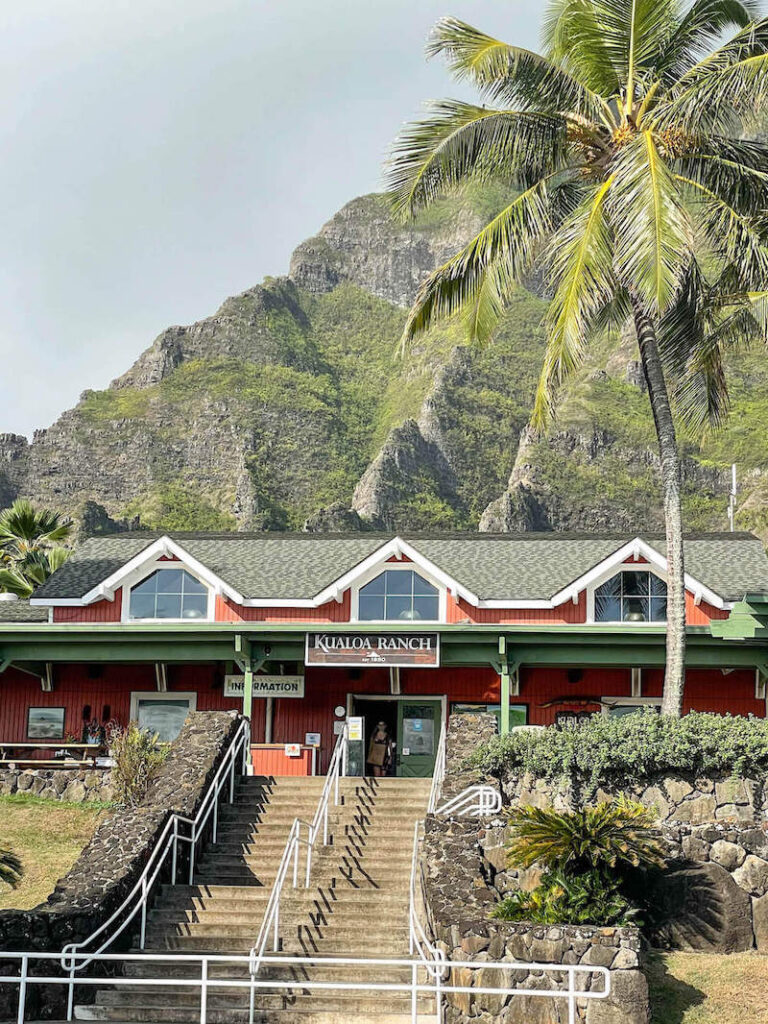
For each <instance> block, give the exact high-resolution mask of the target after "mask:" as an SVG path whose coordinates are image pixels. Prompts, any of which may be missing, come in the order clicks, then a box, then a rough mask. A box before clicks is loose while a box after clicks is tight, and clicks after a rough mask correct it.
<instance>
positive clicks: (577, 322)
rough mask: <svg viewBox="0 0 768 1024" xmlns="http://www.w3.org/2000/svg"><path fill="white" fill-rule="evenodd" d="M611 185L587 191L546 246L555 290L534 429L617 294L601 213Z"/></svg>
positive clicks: (609, 240) (548, 411)
mask: <svg viewBox="0 0 768 1024" xmlns="http://www.w3.org/2000/svg"><path fill="white" fill-rule="evenodd" d="M612 181H613V179H612V178H609V179H608V180H607V181H605V182H603V183H602V184H600V185H598V186H595V187H594V188H593V189H592V190H591V192H590V194H589V195H588V196H587V198H586V199H585V200H583V202H582V203H581V204H580V205H579V206H578V207H577V209H576V210H575V211H574V213H573V214H572V215H571V216H570V217H569V218H568V219H567V220H566V222H565V223H564V224H563V226H562V227H561V228H560V229H559V230H558V231H556V232H555V233H554V235H553V238H552V241H551V244H550V257H549V262H550V266H551V271H552V281H553V283H554V284H555V286H556V290H555V294H554V297H553V299H552V302H551V304H550V308H549V312H548V314H547V321H546V322H547V328H548V339H547V350H546V353H545V356H544V366H543V368H542V371H541V376H540V378H539V385H538V389H537V392H536V399H535V403H534V411H533V417H532V422H533V426H534V427H537V428H541V427H543V426H544V425H545V424H546V422H547V420H548V419H549V418H550V416H551V415H552V413H553V411H554V400H555V395H556V393H557V390H558V388H559V387H560V385H561V384H562V383H563V381H564V380H565V379H566V378H567V377H568V376H569V375H570V374H571V373H572V372H573V371H574V370H575V369H576V368H577V367H578V366H579V365H580V364H581V362H582V359H583V356H584V349H585V346H586V343H587V339H588V336H589V332H590V329H591V328H592V326H593V321H594V319H595V317H596V316H597V314H598V312H599V311H600V310H602V309H603V308H604V307H605V306H606V305H607V304H608V303H609V302H610V300H611V298H612V296H613V295H614V293H615V290H616V280H615V277H614V274H613V266H612V255H613V252H612V250H613V238H612V236H611V232H610V226H609V222H608V219H607V217H606V209H605V208H606V200H607V197H608V194H609V191H610V189H611V185H612Z"/></svg>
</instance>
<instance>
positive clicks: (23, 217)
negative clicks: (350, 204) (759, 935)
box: [0, 0, 541, 435]
mask: <svg viewBox="0 0 768 1024" xmlns="http://www.w3.org/2000/svg"><path fill="white" fill-rule="evenodd" d="M540 10H541V4H540V2H537V0H270V2H266V0H106V2H105V0H24V2H23V3H19V4H12V3H10V0H6V2H4V3H3V4H2V12H0V146H1V147H2V148H1V154H2V158H1V159H0V245H2V260H1V261H0V432H2V431H12V432H16V433H25V434H28V435H29V434H31V432H32V431H33V430H34V429H35V428H38V427H46V426H48V425H49V424H50V423H51V422H52V421H53V420H55V419H56V417H57V416H58V415H59V414H60V413H61V412H62V411H63V410H64V409H66V408H69V407H70V406H72V405H73V404H74V403H75V402H76V401H77V398H78V395H79V394H80V392H81V391H82V390H83V389H85V388H103V387H106V386H107V384H108V383H109V381H110V380H111V379H112V378H113V377H115V376H117V375H118V374H119V373H121V372H123V371H124V370H126V369H127V368H128V366H129V365H130V364H131V363H132V362H133V360H134V359H135V358H136V357H137V356H138V355H139V353H140V352H141V351H142V350H143V349H144V348H146V347H147V346H148V345H149V344H150V343H151V341H152V340H153V338H154V337H155V336H156V335H157V334H158V333H159V332H160V331H161V330H162V329H163V328H164V327H166V326H168V325H169V324H183V323H190V322H192V321H194V320H197V319H200V318H201V317H203V316H207V315H208V314H211V313H213V312H214V311H215V309H216V308H217V307H218V305H219V304H220V302H221V301H222V300H223V299H224V298H225V297H226V296H228V295H231V294H234V293H236V292H238V291H242V290H243V289H245V288H248V287H249V286H251V285H253V284H255V283H257V282H258V281H260V280H261V279H262V278H263V277H264V276H265V275H266V274H282V273H285V272H286V271H287V269H288V260H289V257H290V253H291V251H292V249H293V248H294V247H295V246H296V245H297V244H298V242H300V241H301V240H302V239H304V238H306V237H308V236H309V235H311V234H314V233H315V232H316V231H317V229H318V228H319V227H320V226H321V224H323V222H324V221H326V220H328V218H329V217H330V216H331V215H332V214H333V213H334V211H335V210H336V209H338V208H339V207H340V206H341V205H342V204H343V203H344V202H346V201H347V200H349V199H351V198H352V197H354V196H355V195H359V194H361V193H364V192H370V191H372V190H374V189H376V188H379V187H380V185H381V179H380V175H381V164H382V158H383V156H384V155H385V153H386V149H387V146H388V145H389V143H390V142H391V140H392V138H393V136H394V135H395V134H396V132H397V130H398V127H399V125H400V124H401V123H402V122H403V121H405V120H407V119H408V118H410V117H412V116H414V115H416V114H418V112H419V107H420V104H421V103H422V102H423V101H424V100H425V99H428V98H431V97H439V96H443V95H461V90H459V89H458V88H457V87H456V86H454V85H452V83H450V82H449V80H448V76H447V74H446V72H445V70H444V68H443V67H442V66H441V65H440V64H438V63H437V62H436V61H433V62H431V63H430V64H427V63H426V61H425V59H424V43H425V40H426V37H427V35H428V32H429V29H430V27H431V26H432V24H433V23H434V22H435V21H436V20H437V18H438V17H440V16H441V15H443V14H454V15H457V16H459V17H462V18H464V19H465V20H467V21H470V22H472V23H473V24H476V25H478V26H480V27H481V28H483V29H484V30H485V31H488V32H490V33H493V34H495V35H500V36H502V37H503V38H506V39H508V40H509V41H514V42H516V43H520V44H522V45H525V46H535V45H536V44H537V40H538V29H539V18H540Z"/></svg>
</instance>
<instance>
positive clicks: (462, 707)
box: [451, 703, 528, 729]
mask: <svg viewBox="0 0 768 1024" xmlns="http://www.w3.org/2000/svg"><path fill="white" fill-rule="evenodd" d="M451 714H452V715H480V714H488V715H493V716H494V718H495V719H496V725H497V727H498V728H501V705H499V704H463V703H453V704H451ZM527 724H528V705H527V704H510V705H509V727H510V729H515V728H517V726H519V725H527Z"/></svg>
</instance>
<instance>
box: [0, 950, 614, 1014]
mask: <svg viewBox="0 0 768 1024" xmlns="http://www.w3.org/2000/svg"><path fill="white" fill-rule="evenodd" d="M72 956H73V958H74V959H75V961H78V960H81V959H82V960H87V962H88V963H90V962H91V961H92V960H98V961H99V962H104V963H112V964H114V965H118V966H119V965H120V964H126V963H136V962H138V963H142V964H150V963H156V964H158V972H157V973H158V976H157V977H151V976H149V975H148V974H144V975H143V976H141V977H136V976H131V977H126V976H125V975H123V974H120V975H106V974H105V975H103V976H102V975H99V976H96V977H93V976H91V977H88V976H83V977H79V978H78V979H77V985H78V986H83V987H85V986H88V987H92V988H107V987H109V986H112V987H121V988H141V987H147V986H150V987H167V988H199V989H200V1024H207V1020H208V1017H209V1013H208V994H209V992H210V991H213V992H215V991H216V990H217V989H249V990H250V992H251V993H255V992H256V991H257V990H269V989H273V990H278V991H280V990H283V991H285V990H296V989H300V990H301V991H302V992H305V991H306V992H314V991H319V992H329V991H330V992H350V991H351V992H361V993H364V992H365V993H368V992H382V993H390V992H391V993H395V992H407V993H409V994H410V995H411V1008H412V1010H411V1013H412V1024H417V1008H418V998H419V996H429V995H435V996H436V997H437V994H438V992H440V993H442V994H443V995H454V994H455V995H469V996H475V997H476V996H483V995H494V996H504V997H507V996H508V997H509V998H510V999H514V998H517V997H520V996H522V997H525V998H526V999H553V1000H567V1001H568V1024H576V1005H577V1001H578V1000H581V999H584V1000H587V1001H589V1000H592V999H607V998H608V996H609V995H610V994H611V975H610V972H609V970H608V968H606V967H594V966H590V965H587V964H552V963H524V962H519V961H517V962H516V961H511V962H509V961H504V960H502V961H497V962H494V961H485V960H484V961H482V962H480V961H471V960H469V961H467V960H460V961H459V960H451V961H448V966H449V967H451V968H468V969H470V970H472V969H474V970H478V969H480V968H482V970H483V971H486V970H499V971H510V972H515V971H525V972H531V971H537V972H542V973H546V974H555V975H557V976H559V977H562V976H563V975H566V976H567V979H568V986H567V988H559V989H558V988H550V989H540V988H513V987H511V985H505V984H504V983H503V982H502V983H501V984H500V985H499V986H498V987H495V986H492V987H488V986H483V985H477V986H476V985H450V984H440V983H439V982H438V979H436V978H431V977H430V976H427V977H426V979H425V980H424V981H419V980H418V976H417V972H418V968H419V967H420V965H421V963H420V961H419V960H414V959H405V958H404V959H385V958H383V957H324V956H314V957H313V956H267V957H265V958H264V962H265V963H267V964H269V965H270V966H279V967H288V968H290V967H302V968H305V967H313V968H315V969H317V970H323V969H330V970H333V969H335V968H337V967H356V968H358V969H359V970H358V972H357V973H358V975H359V976H358V978H357V980H355V981H332V980H329V981H319V980H316V979H315V978H311V979H310V978H308V977H302V978H301V979H300V980H297V979H296V978H291V979H286V980H280V979H277V978H264V979H258V978H256V977H255V976H254V975H251V976H250V977H249V978H243V979H242V980H240V979H238V978H230V977H221V978H212V977H210V973H209V972H210V968H211V966H217V965H221V964H239V965H243V966H247V965H248V964H249V962H250V961H249V957H246V956H224V955H217V954H212V955H210V956H205V955H202V954H199V953H198V954H190V953H182V954H173V953H163V954H158V953H100V954H86V953H74V954H72ZM2 959H3V960H4V961H8V960H14V961H18V962H19V973H18V975H11V974H1V975H0V984H3V985H18V986H19V1004H18V1013H17V1017H16V1024H24V1017H25V1010H26V999H27V990H28V989H29V987H30V986H31V985H52V986H56V985H67V986H69V989H70V996H69V1001H68V1002H69V1011H68V1015H67V1019H68V1020H70V1021H71V1020H72V1018H73V1012H74V999H73V996H72V992H73V990H74V986H75V980H74V977H73V976H71V977H66V976H64V977H62V976H61V975H58V976H57V975H46V974H34V973H30V969H29V968H30V964H31V963H37V962H40V961H42V962H45V961H57V960H60V959H61V954H60V953H30V952H14V951H8V952H6V951H5V950H3V953H2ZM180 963H183V964H190V965H191V964H197V965H199V968H200V975H199V977H194V978H178V977H172V976H169V973H168V971H167V970H162V969H161V967H160V965H163V964H180ZM403 968H411V971H410V980H408V981H386V980H384V981H381V980H376V979H379V978H382V977H383V978H386V977H387V972H391V971H398V969H399V970H400V971H402V969H403ZM302 973H305V972H302ZM589 978H602V979H603V987H602V988H601V989H599V990H597V991H595V990H594V989H593V988H592V986H591V985H589V984H587V982H588V980H589Z"/></svg>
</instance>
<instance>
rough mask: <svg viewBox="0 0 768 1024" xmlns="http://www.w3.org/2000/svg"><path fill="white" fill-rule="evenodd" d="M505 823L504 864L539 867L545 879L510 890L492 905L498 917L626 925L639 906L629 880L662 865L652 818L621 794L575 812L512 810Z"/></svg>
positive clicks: (634, 916)
mask: <svg viewBox="0 0 768 1024" xmlns="http://www.w3.org/2000/svg"><path fill="white" fill-rule="evenodd" d="M508 821H509V829H510V832H511V838H510V841H509V843H508V844H507V855H508V859H509V863H510V866H512V867H516V868H530V867H531V866H532V865H534V864H538V865H539V866H540V867H542V868H544V874H543V876H542V879H541V883H540V884H539V886H537V888H536V889H534V890H533V891H532V892H515V893H512V894H510V895H509V896H507V897H506V899H504V900H502V901H501V902H500V903H499V904H498V905H497V906H496V907H495V908H494V910H493V912H492V915H491V916H492V917H495V918H499V919H501V920H505V921H532V922H535V923H539V924H595V925H606V926H608V925H623V924H629V923H630V922H632V921H634V920H635V919H636V918H637V915H638V908H637V906H636V904H635V903H634V901H633V900H632V899H631V898H630V897H629V895H628V894H627V892H626V891H625V889H626V884H627V876H628V875H629V873H630V872H631V871H632V870H634V869H636V868H640V867H661V866H663V863H664V861H663V857H662V851H661V848H660V846H659V844H658V842H657V840H656V838H655V837H654V834H653V831H652V829H653V823H654V815H653V813H652V812H651V811H649V810H647V809H646V808H645V807H643V806H642V805H641V804H638V803H634V802H633V801H631V800H627V799H626V798H625V797H620V798H619V799H618V800H614V801H613V802H611V803H604V804H599V805H598V806H597V807H584V808H582V809H581V810H578V811H556V810H554V809H553V808H543V807H514V808H512V810H511V811H510V812H509V814H508Z"/></svg>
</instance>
